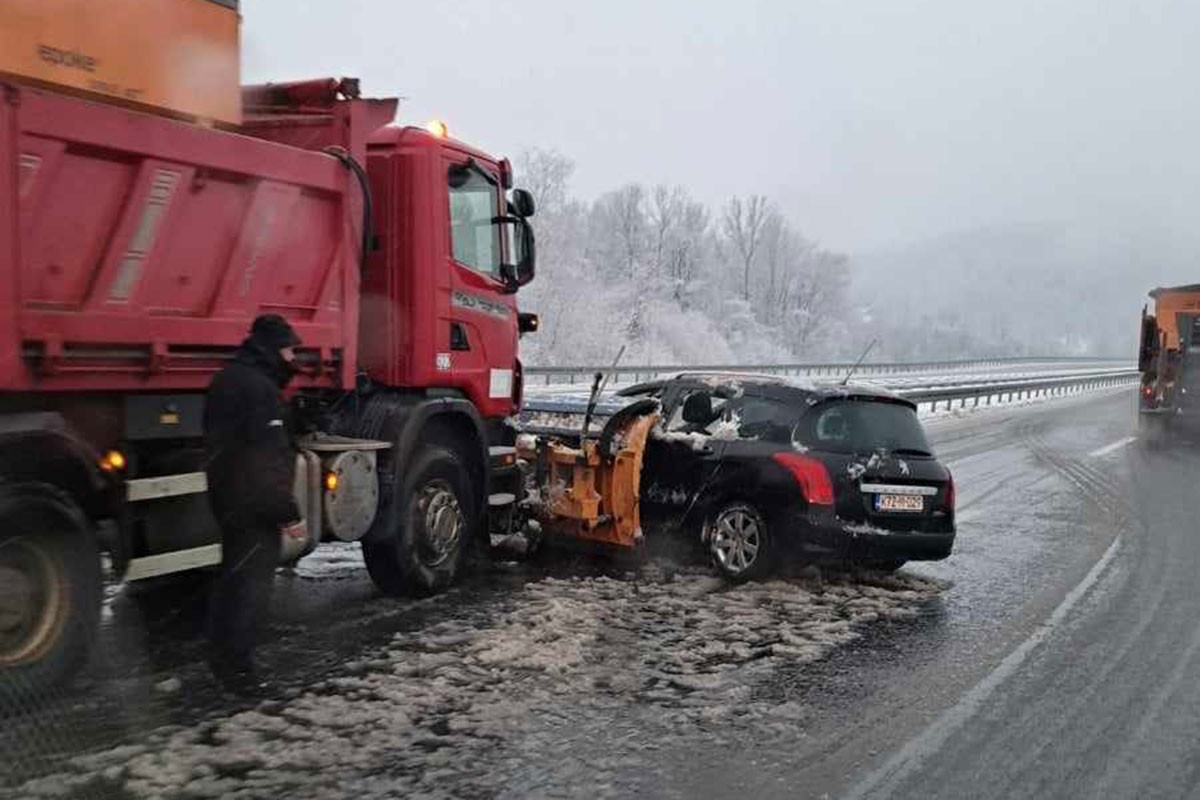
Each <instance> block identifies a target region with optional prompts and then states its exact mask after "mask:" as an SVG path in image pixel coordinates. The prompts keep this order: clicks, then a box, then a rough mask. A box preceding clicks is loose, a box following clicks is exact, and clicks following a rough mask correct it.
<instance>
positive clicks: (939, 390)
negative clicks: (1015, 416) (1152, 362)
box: [893, 369, 1141, 411]
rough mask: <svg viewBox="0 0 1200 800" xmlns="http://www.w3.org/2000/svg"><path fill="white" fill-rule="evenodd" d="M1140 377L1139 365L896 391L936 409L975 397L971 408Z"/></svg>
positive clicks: (963, 405)
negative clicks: (1061, 374) (1092, 371)
mask: <svg viewBox="0 0 1200 800" xmlns="http://www.w3.org/2000/svg"><path fill="white" fill-rule="evenodd" d="M1140 379H1141V373H1140V372H1139V371H1138V370H1136V369H1123V370H1105V371H1102V372H1096V373H1091V374H1076V375H1071V376H1062V377H1054V378H1034V379H1029V380H1018V381H988V382H984V383H976V384H961V385H953V386H930V387H920V388H910V389H904V388H897V389H894V390H893V391H894V392H895V393H896V394H898V395H900V396H901V397H904V398H906V399H908V400H911V401H913V402H914V403H916V404H917V405H920V404H922V403H929V404H930V410H932V411H937V410H938V406H940V405H941V404H943V403H945V408H946V410H947V411H948V410H950V409H952V408H953V407H954V403H956V402H957V403H959V407H960V408H966V406H967V401H968V400H969V401H972V408H976V407H978V406H979V405H980V403H981V402H984V403H985V404H986V405H989V406H990V405H992V398H993V397H994V398H996V399H997V401H998V402H1004V401H1006V400H1007V402H1012V401H1013V400H1024V399H1031V398H1034V397H1050V396H1055V395H1066V394H1073V393H1078V392H1085V391H1092V390H1095V389H1105V388H1110V387H1117V386H1131V385H1133V384H1135V383H1137V382H1138V381H1139V380H1140Z"/></svg>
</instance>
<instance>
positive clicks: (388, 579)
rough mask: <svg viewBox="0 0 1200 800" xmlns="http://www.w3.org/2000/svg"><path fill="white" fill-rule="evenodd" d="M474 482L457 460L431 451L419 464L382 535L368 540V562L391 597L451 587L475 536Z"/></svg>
mask: <svg viewBox="0 0 1200 800" xmlns="http://www.w3.org/2000/svg"><path fill="white" fill-rule="evenodd" d="M474 502H475V501H474V493H473V492H472V491H471V479H470V475H469V474H468V472H467V469H466V467H465V466H463V463H462V461H461V460H460V459H459V457H458V456H457V455H455V454H454V453H453V452H451V451H450V450H447V449H445V448H443V447H436V446H433V447H426V448H424V449H423V450H422V451H421V453H420V455H418V456H417V458H416V459H415V460H414V462H413V464H412V466H411V468H410V469H409V471H408V477H407V479H406V480H405V485H404V491H403V492H402V493H401V495H400V496H399V497H398V498H397V500H396V502H395V504H394V506H393V508H391V509H389V510H388V511H386V512H385V513H387V514H388V515H389V519H388V522H387V527H386V528H385V529H384V530H383V531H382V532H381V535H379V536H377V537H376V538H373V539H364V540H363V558H364V560H365V561H366V563H367V571H368V572H369V573H370V575H371V579H372V580H373V581H374V582H375V585H376V586H378V587H379V589H380V590H381V591H383V592H385V593H386V594H391V595H417V596H425V595H431V594H436V593H437V592H440V591H443V590H445V589H446V588H448V587H449V586H450V585H451V584H452V583H453V582H454V579H455V578H456V577H457V575H458V572H459V569H460V568H461V567H462V563H463V559H464V554H465V553H466V552H467V549H468V547H469V546H470V543H471V541H472V539H473V537H474V534H475V531H474V526H475V522H474V520H475V518H476V516H477V515H476V514H475V511H474V509H475V505H474Z"/></svg>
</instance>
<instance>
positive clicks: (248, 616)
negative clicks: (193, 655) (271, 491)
mask: <svg viewBox="0 0 1200 800" xmlns="http://www.w3.org/2000/svg"><path fill="white" fill-rule="evenodd" d="M221 547H222V556H221V575H220V577H219V578H218V579H217V582H216V584H215V586H214V591H213V598H212V603H211V607H210V612H209V624H208V629H209V640H210V642H211V643H212V653H211V659H212V661H213V664H214V666H216V667H220V668H224V669H229V670H248V669H251V668H253V666H254V647H255V644H257V642H258V633H259V628H260V627H261V626H263V625H265V624H266V621H267V616H268V612H269V611H270V605H271V589H272V587H273V585H274V583H275V567H276V566H278V564H279V549H280V539H279V531H278V530H275V529H273V528H272V529H264V528H237V527H232V526H231V527H227V528H223V529H222V531H221Z"/></svg>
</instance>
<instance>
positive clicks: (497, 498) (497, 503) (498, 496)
mask: <svg viewBox="0 0 1200 800" xmlns="http://www.w3.org/2000/svg"><path fill="white" fill-rule="evenodd" d="M515 502H517V496H516V495H515V494H510V493H509V492H496V493H495V494H493V495H490V496H489V497H488V508H504V507H505V506H511V505H512V504H513V503H515Z"/></svg>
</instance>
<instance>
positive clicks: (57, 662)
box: [0, 484, 101, 700]
mask: <svg viewBox="0 0 1200 800" xmlns="http://www.w3.org/2000/svg"><path fill="white" fill-rule="evenodd" d="M89 527H90V526H89V524H88V521H87V519H86V518H85V517H84V515H83V512H81V511H80V510H79V507H78V505H76V504H75V503H74V502H73V501H72V500H71V499H70V498H69V497H68V496H67V495H65V494H63V493H62V492H60V491H58V490H57V489H55V488H53V487H51V486H48V485H45V484H24V485H16V486H9V487H5V488H4V489H3V490H0V698H13V699H18V700H19V699H21V698H23V697H30V696H36V695H38V694H41V693H44V692H45V691H46V690H47V689H50V688H52V687H54V686H55V685H57V684H59V683H61V682H63V681H64V680H66V679H67V678H69V677H70V676H71V675H72V674H73V673H74V672H75V671H76V670H77V669H78V668H79V667H80V666H81V665H82V664H83V663H84V662H85V661H86V660H87V657H88V654H89V652H90V650H91V644H92V641H93V640H94V639H95V635H96V628H97V625H98V623H99V619H100V604H101V576H100V553H99V550H98V549H97V547H96V542H95V539H94V538H93V537H92V535H91V532H90V530H89Z"/></svg>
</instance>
